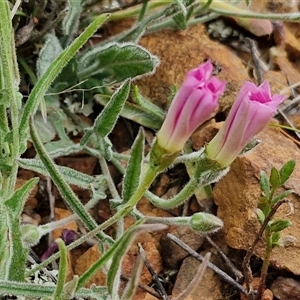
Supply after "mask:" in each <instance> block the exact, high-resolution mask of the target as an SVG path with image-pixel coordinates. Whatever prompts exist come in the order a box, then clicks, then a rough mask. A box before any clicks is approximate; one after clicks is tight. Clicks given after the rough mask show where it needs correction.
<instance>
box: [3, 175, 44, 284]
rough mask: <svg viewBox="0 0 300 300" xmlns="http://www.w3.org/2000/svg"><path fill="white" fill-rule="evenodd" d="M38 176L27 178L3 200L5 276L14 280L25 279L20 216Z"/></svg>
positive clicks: (24, 253)
mask: <svg viewBox="0 0 300 300" xmlns="http://www.w3.org/2000/svg"><path fill="white" fill-rule="evenodd" d="M38 180H39V179H38V178H32V179H29V180H28V181H27V182H26V183H25V184H24V185H23V186H22V187H20V188H19V189H17V190H16V191H15V192H14V194H13V195H12V196H11V197H10V198H9V199H7V200H6V201H5V202H4V205H5V206H6V207H7V226H8V229H9V230H8V234H9V236H8V239H9V240H10V247H11V249H13V251H11V252H10V258H9V262H10V264H9V267H8V274H6V278H7V279H9V280H14V281H24V280H25V269H26V260H27V255H28V249H26V248H25V247H24V246H23V240H22V233H21V230H20V217H21V213H22V209H23V206H24V204H25V201H26V200H27V198H28V197H29V195H30V193H31V192H32V190H33V188H34V187H35V185H36V184H37V182H38Z"/></svg>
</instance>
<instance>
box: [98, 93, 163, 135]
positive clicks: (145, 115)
mask: <svg viewBox="0 0 300 300" xmlns="http://www.w3.org/2000/svg"><path fill="white" fill-rule="evenodd" d="M95 99H96V101H97V102H98V103H100V104H101V105H106V104H107V103H108V100H107V99H106V98H104V97H102V96H101V95H95ZM120 116H122V117H124V118H127V119H129V120H132V121H134V122H136V123H138V124H140V125H142V126H145V127H148V128H152V129H156V130H158V129H159V128H160V127H161V125H162V123H163V121H164V116H162V117H160V116H158V115H155V114H153V113H152V112H151V111H147V109H146V108H142V107H140V106H139V105H136V104H134V103H131V102H126V103H125V105H124V107H123V108H122V110H121V113H120Z"/></svg>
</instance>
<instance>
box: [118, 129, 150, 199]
mask: <svg viewBox="0 0 300 300" xmlns="http://www.w3.org/2000/svg"><path fill="white" fill-rule="evenodd" d="M144 138H145V136H144V131H143V130H142V128H140V130H139V133H138V135H137V137H136V139H135V141H134V143H133V145H132V148H131V153H130V159H129V161H128V166H127V168H126V171H125V175H124V179H123V191H122V196H123V201H124V202H127V201H128V200H129V199H130V198H131V196H132V195H133V194H134V192H135V191H136V189H137V187H138V185H139V181H140V177H141V169H142V162H143V156H144Z"/></svg>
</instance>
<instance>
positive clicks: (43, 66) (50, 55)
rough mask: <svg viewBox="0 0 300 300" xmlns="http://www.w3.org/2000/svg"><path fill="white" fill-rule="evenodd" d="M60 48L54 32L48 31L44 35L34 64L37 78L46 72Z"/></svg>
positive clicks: (60, 50)
mask: <svg viewBox="0 0 300 300" xmlns="http://www.w3.org/2000/svg"><path fill="white" fill-rule="evenodd" d="M62 50H63V49H62V47H61V44H60V41H59V39H58V38H57V37H56V36H55V35H54V34H51V33H49V34H47V35H46V36H45V44H44V46H43V48H42V49H41V50H40V52H39V58H38V61H37V66H36V68H37V76H38V78H41V77H42V75H44V74H45V73H46V71H47V69H48V68H49V66H50V65H51V64H52V63H53V61H54V60H55V59H56V57H57V56H58V55H59V54H60V53H61V52H62Z"/></svg>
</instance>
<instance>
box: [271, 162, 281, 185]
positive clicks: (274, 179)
mask: <svg viewBox="0 0 300 300" xmlns="http://www.w3.org/2000/svg"><path fill="white" fill-rule="evenodd" d="M270 184H271V186H272V188H273V189H274V190H276V189H277V188H279V187H280V185H281V181H280V174H279V171H278V170H277V169H276V168H274V167H272V169H271V174H270Z"/></svg>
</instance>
